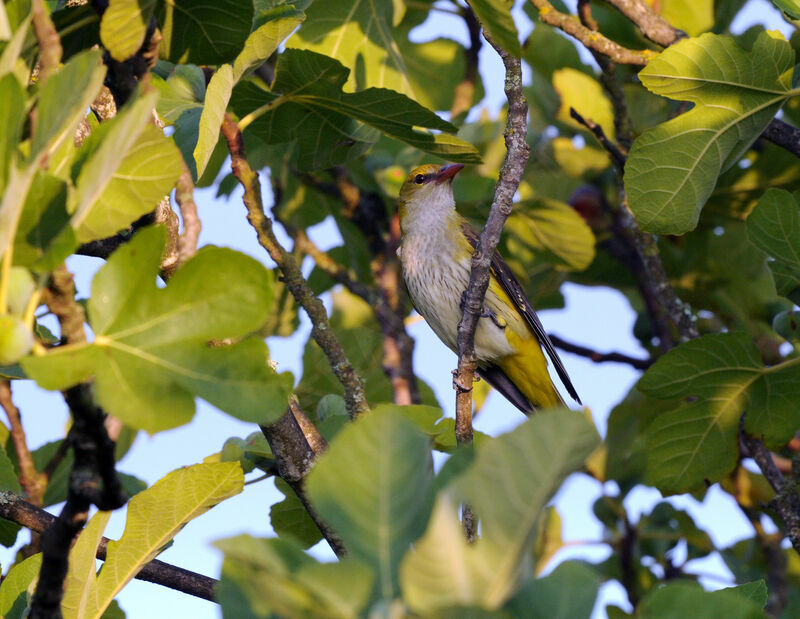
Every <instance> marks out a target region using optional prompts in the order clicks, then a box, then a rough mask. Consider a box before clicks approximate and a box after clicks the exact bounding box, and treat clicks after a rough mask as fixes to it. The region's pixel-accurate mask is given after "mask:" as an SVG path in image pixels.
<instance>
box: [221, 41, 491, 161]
mask: <svg viewBox="0 0 800 619" xmlns="http://www.w3.org/2000/svg"><path fill="white" fill-rule="evenodd" d="M348 74H349V69H347V68H345V67H344V66H342V65H341V64H340V63H339V62H337V61H335V60H333V59H332V58H328V57H326V56H322V55H320V54H316V53H313V52H309V51H304V50H296V49H289V50H286V51H285V52H284V53H283V54H281V56H280V58H279V60H278V66H277V69H276V73H275V82H274V83H273V85H272V92H269V91H266V90H263V89H261V88H259V87H257V86H255V85H254V84H242V86H240V87H239V88H237V90H236V91H234V101H233V105H234V110H235V111H236V113H237V114H238V115H239V116H240V117H242V123H241V124H242V125H243V126H245V127H248V126H249V128H250V130H251V131H252V132H255V133H256V134H257V135H258V136H259V137H260V138H261V139H263V140H264V141H265V142H267V143H268V144H274V143H280V142H288V141H291V140H297V145H298V154H297V164H298V166H299V167H301V168H302V169H304V170H311V169H318V168H326V167H330V166H331V165H334V164H337V163H343V162H345V161H348V160H350V159H352V158H354V157H357V156H359V155H361V154H363V153H364V152H365V151H366V150H367V149H369V148H370V146H371V145H372V143H373V142H375V141H376V140H377V133H376V131H375V130H378V131H381V132H383V133H385V134H386V135H388V136H390V137H392V138H395V139H397V140H401V141H402V142H405V143H406V144H410V145H411V146H414V147H415V148H419V149H420V150H423V151H425V152H428V153H431V154H433V155H437V156H439V157H442V158H443V159H447V160H449V161H459V162H463V163H477V162H479V161H480V155H479V154H478V152H477V150H475V148H474V147H473V146H472V145H470V144H467V143H466V142H464V141H462V140H460V139H458V138H457V137H454V136H451V135H447V134H445V133H439V134H433V133H423V132H422V131H420V130H418V129H416V127H423V128H427V129H434V130H439V131H447V132H454V131H455V127H454V126H453V125H451V124H450V123H448V122H445V121H443V120H442V119H441V118H439V117H438V116H437V115H436V114H434V113H433V112H431V111H430V110H427V109H425V108H424V107H422V106H421V105H419V104H418V103H416V102H414V101H413V100H411V99H409V98H408V97H406V96H404V95H402V94H400V93H398V92H394V91H391V90H387V89H385V88H368V89H366V90H363V91H360V92H356V93H345V92H342V87H343V86H344V83H345V81H346V80H347V75H348ZM276 93H280V94H276Z"/></svg>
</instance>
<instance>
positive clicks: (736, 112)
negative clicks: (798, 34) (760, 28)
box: [625, 33, 794, 234]
mask: <svg viewBox="0 0 800 619" xmlns="http://www.w3.org/2000/svg"><path fill="white" fill-rule="evenodd" d="M793 64H794V54H793V52H792V49H791V47H790V46H789V44H788V43H787V42H786V41H785V40H783V39H781V38H778V37H773V36H771V35H770V34H768V33H762V34H761V35H759V37H758V39H757V40H756V42H755V44H754V45H753V49H752V51H751V52H749V53H748V52H746V51H745V50H743V49H742V48H740V47H739V46H737V45H736V43H734V41H733V39H731V38H730V37H725V36H717V35H712V34H704V35H702V36H701V37H699V38H697V39H687V40H684V41H681V42H679V43H677V44H676V45H673V46H672V47H670V48H668V49H666V50H665V51H663V52H662V53H661V54H660V55H659V56H658V57H657V58H655V59H654V60H652V61H651V62H650V63H649V64H648V65H647V67H645V68H644V69H642V71H641V72H640V73H639V77H640V78H641V80H642V83H643V84H644V85H645V86H646V87H647V88H648V89H650V90H651V91H653V92H655V93H657V94H660V95H663V96H666V97H669V98H671V99H677V100H683V101H691V102H692V103H694V104H695V106H694V107H693V108H692V109H691V110H690V111H689V112H686V113H685V114H682V115H681V116H678V117H677V118H674V119H673V120H670V121H668V122H666V123H664V124H662V125H658V126H656V127H654V128H652V129H649V130H647V131H645V132H644V133H643V134H642V135H641V136H639V138H637V140H636V141H635V142H634V145H633V148H632V149H631V152H630V156H629V157H628V161H627V164H626V166H625V189H626V192H627V195H628V199H629V202H630V207H631V209H632V210H633V211H634V214H635V215H636V218H637V220H638V221H639V224H640V225H641V226H642V227H643V228H644V229H645V230H647V231H650V232H659V233H670V234H682V233H684V232H687V231H689V230H692V229H694V227H695V226H696V225H697V220H698V218H699V216H700V210H701V209H702V208H703V205H704V204H705V202H706V200H707V199H708V197H709V196H710V195H711V192H712V191H713V189H714V185H715V183H716V181H717V177H718V176H719V175H720V173H721V172H724V171H725V170H726V169H727V168H729V167H730V166H731V165H733V163H735V162H736V160H737V159H738V158H739V157H740V156H741V155H742V154H743V153H744V152H745V151H746V150H747V149H748V148H749V147H750V145H751V144H752V142H753V140H755V139H756V138H757V137H758V136H759V135H760V134H761V132H762V131H763V130H764V128H765V127H766V126H767V124H768V123H769V122H770V120H772V118H773V117H774V116H775V113H776V112H777V111H778V110H779V109H780V107H781V105H783V103H784V102H785V101H786V99H787V98H788V97H789V96H791V94H792V93H793V91H792V90H791V79H792V76H791V71H790V69H791V68H792V65H793Z"/></svg>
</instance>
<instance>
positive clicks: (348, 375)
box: [222, 114, 369, 417]
mask: <svg viewBox="0 0 800 619" xmlns="http://www.w3.org/2000/svg"><path fill="white" fill-rule="evenodd" d="M222 133H223V135H224V136H225V140H226V141H227V143H228V149H229V150H230V153H231V168H232V169H233V174H234V176H235V177H236V178H237V179H238V180H239V182H240V183H241V185H242V187H243V188H244V197H243V200H244V203H245V206H246V207H247V220H248V221H249V222H250V225H251V226H253V228H255V230H256V234H257V235H258V241H259V243H260V244H261V246H262V247H263V248H264V249H266V250H267V252H268V253H269V255H270V257H271V258H272V259H273V260H274V261H275V262H276V263H277V264H278V268H279V269H280V270H281V273H283V277H284V281H285V282H286V287H287V288H288V289H289V291H290V292H291V293H292V296H294V298H295V300H296V301H297V302H298V303H299V304H300V306H301V307H302V308H303V309H304V310H306V313H307V314H308V317H309V318H310V319H311V324H312V328H311V337H312V338H314V341H315V342H316V343H317V344H319V346H320V348H321V349H322V350H323V352H324V353H325V356H326V357H327V358H328V363H329V364H330V366H331V369H332V370H333V373H334V374H335V375H336V378H338V379H339V382H340V383H341V384H342V386H343V387H344V390H345V403H346V405H347V412H348V413H349V414H350V416H351V417H357V416H358V415H361V414H363V413H365V412H367V411H368V410H369V405H368V404H367V398H366V395H365V394H364V383H363V381H362V380H361V377H360V376H359V375H358V372H356V370H355V368H354V367H353V366H352V364H351V363H350V361H349V360H348V359H347V355H346V354H345V352H344V349H343V348H342V345H341V343H340V342H339V340H338V339H336V336H335V335H334V334H333V330H332V329H331V326H330V323H329V322H328V314H327V312H326V311H325V306H323V305H322V302H321V301H320V300H319V299H318V298H317V297H316V296H315V295H314V292H313V291H312V290H311V288H310V287H309V286H308V282H307V281H306V280H305V278H304V277H303V274H302V272H301V271H300V267H299V266H298V264H297V263H296V262H295V260H294V257H293V256H292V255H291V254H290V253H289V252H287V251H286V250H285V249H284V248H283V247H282V246H281V244H280V243H279V242H278V239H277V238H276V237H275V233H274V231H273V229H272V220H271V219H270V218H269V217H267V215H266V213H265V211H264V203H263V199H262V196H261V183H260V181H259V180H258V174H257V173H256V172H254V171H253V169H252V168H251V167H250V164H249V163H248V162H247V157H246V154H245V150H244V139H243V138H242V132H241V131H240V130H239V125H238V124H237V123H236V122H235V121H234V120H233V119H232V118H231V117H230V116H228V115H227V114H226V115H225V119H224V120H223V122H222Z"/></svg>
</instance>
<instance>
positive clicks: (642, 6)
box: [606, 0, 686, 47]
mask: <svg viewBox="0 0 800 619" xmlns="http://www.w3.org/2000/svg"><path fill="white" fill-rule="evenodd" d="M606 2H607V3H608V4H610V5H611V6H613V7H614V8H615V9H617V10H618V11H619V12H620V13H622V14H623V15H624V16H625V17H627V18H628V19H629V20H631V21H632V22H633V23H634V24H636V26H637V27H638V28H639V30H641V31H642V34H643V35H644V36H646V37H647V38H648V39H650V40H651V41H652V42H653V43H656V44H657V45H661V46H662V47H669V46H670V45H672V44H673V43H677V42H678V41H680V40H681V39H684V38H686V33H685V32H683V31H682V30H678V29H677V28H674V27H673V26H672V25H670V24H669V22H667V21H666V20H664V19H663V18H662V17H661V16H660V15H658V13H656V12H655V11H654V10H653V9H652V8H650V6H649V5H648V4H646V3H644V2H642V1H641V0H606Z"/></svg>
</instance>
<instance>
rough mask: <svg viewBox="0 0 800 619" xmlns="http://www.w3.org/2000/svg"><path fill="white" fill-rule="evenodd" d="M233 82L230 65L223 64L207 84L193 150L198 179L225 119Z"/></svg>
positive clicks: (209, 157) (203, 170)
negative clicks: (195, 144)
mask: <svg viewBox="0 0 800 619" xmlns="http://www.w3.org/2000/svg"><path fill="white" fill-rule="evenodd" d="M234 81H235V80H234V77H233V69H232V68H231V65H229V64H224V65H222V66H221V67H220V68H219V69H217V70H216V71H215V72H214V75H213V76H211V81H210V82H209V83H208V88H207V89H206V99H205V105H203V113H202V114H201V115H200V125H199V127H198V137H197V146H195V148H194V161H195V164H196V166H197V176H198V177H200V176H202V175H203V172H205V169H206V166H207V165H208V161H209V159H211V154H212V153H213V152H214V148H215V147H216V145H217V141H218V140H219V131H220V127H221V126H222V120H223V118H224V117H225V110H226V109H227V108H228V101H229V100H230V98H231V91H232V90H233V84H234Z"/></svg>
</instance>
